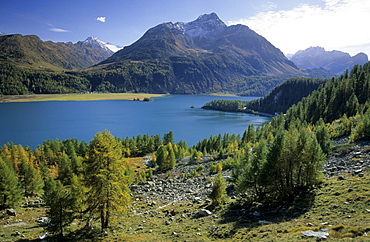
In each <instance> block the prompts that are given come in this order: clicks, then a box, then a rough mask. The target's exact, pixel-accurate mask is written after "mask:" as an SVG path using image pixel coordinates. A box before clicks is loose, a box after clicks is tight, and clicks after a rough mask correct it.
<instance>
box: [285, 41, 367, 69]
mask: <svg viewBox="0 0 370 242" xmlns="http://www.w3.org/2000/svg"><path fill="white" fill-rule="evenodd" d="M290 60H291V61H293V62H294V63H295V64H296V65H297V66H299V67H301V68H304V69H314V68H324V69H325V70H327V71H330V72H332V73H334V74H336V75H341V74H342V73H343V72H344V71H345V70H347V69H348V70H350V69H352V68H353V66H354V65H363V64H365V63H367V62H368V61H369V59H368V56H367V55H366V54H364V53H358V54H357V55H355V56H352V57H351V56H350V55H349V54H348V53H345V52H342V51H338V50H333V51H325V49H324V48H322V47H310V48H308V49H306V50H300V51H298V52H297V53H295V54H294V55H293V56H292V57H291V58H290Z"/></svg>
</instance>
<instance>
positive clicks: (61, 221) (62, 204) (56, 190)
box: [45, 178, 74, 238]
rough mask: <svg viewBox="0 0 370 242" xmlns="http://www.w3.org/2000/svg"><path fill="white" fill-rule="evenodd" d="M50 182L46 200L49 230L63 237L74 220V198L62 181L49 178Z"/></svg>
mask: <svg viewBox="0 0 370 242" xmlns="http://www.w3.org/2000/svg"><path fill="white" fill-rule="evenodd" d="M48 183H49V184H48V189H47V191H46V197H47V199H46V200H45V201H46V206H48V210H47V215H48V218H49V219H50V222H49V224H48V227H47V230H48V231H50V232H52V233H55V234H57V235H58V236H59V237H60V238H63V236H64V231H65V228H66V227H67V226H69V225H70V224H71V223H72V222H73V220H74V211H73V210H72V209H73V207H74V206H73V199H72V197H71V194H70V190H69V189H68V188H67V187H65V186H63V184H62V183H61V182H60V181H54V180H53V179H52V178H49V180H48Z"/></svg>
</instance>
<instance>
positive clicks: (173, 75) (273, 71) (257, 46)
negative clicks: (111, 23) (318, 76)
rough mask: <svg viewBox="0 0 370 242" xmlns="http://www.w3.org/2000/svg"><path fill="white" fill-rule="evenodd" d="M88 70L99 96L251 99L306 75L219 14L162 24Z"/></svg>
mask: <svg viewBox="0 0 370 242" xmlns="http://www.w3.org/2000/svg"><path fill="white" fill-rule="evenodd" d="M85 71H86V72H85V74H82V75H86V76H87V77H88V78H89V79H90V80H91V81H92V83H93V89H94V88H97V89H98V90H99V91H134V92H151V93H164V92H165V93H209V92H233V93H239V94H248V95H261V94H265V93H266V92H267V91H268V90H271V89H272V88H273V87H274V86H276V85H277V84H280V83H281V82H282V81H283V80H286V79H287V77H293V76H306V75H308V74H307V73H306V72H305V71H304V70H302V69H300V68H298V67H297V66H296V65H295V64H294V63H293V62H291V61H289V60H288V59H287V58H286V57H285V56H284V54H283V53H282V52H281V51H280V50H279V49H277V48H276V47H274V46H273V45H272V44H271V43H270V42H268V41H267V40H266V39H265V38H264V37H262V36H260V35H258V34H257V33H256V32H254V31H253V30H251V29H250V28H248V27H247V26H244V25H232V26H227V25H226V24H225V23H224V22H222V21H221V20H220V19H219V18H218V16H217V15H216V14H215V13H211V14H204V15H201V16H200V17H198V18H197V19H196V20H194V21H192V22H189V23H183V22H177V23H172V22H167V23H163V24H159V25H157V26H155V27H153V28H151V29H149V30H148V31H147V32H146V33H145V34H144V35H143V36H142V37H141V38H140V39H139V40H137V41H136V42H135V43H133V44H132V45H130V46H127V47H124V48H123V49H122V50H120V51H118V52H116V53H115V54H113V55H112V56H111V57H109V58H108V59H106V60H104V61H102V62H101V63H99V64H98V65H96V66H94V67H93V68H89V69H88V70H85ZM101 71H105V73H106V75H104V76H102V74H101ZM94 73H95V74H94ZM103 86H104V88H103ZM252 89H253V91H251V90H252Z"/></svg>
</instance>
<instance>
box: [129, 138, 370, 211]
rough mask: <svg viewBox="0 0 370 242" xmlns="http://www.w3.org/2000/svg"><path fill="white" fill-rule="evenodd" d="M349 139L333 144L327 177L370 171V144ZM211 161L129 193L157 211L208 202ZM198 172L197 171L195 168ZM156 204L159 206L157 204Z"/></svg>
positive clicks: (159, 176)
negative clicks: (197, 173)
mask: <svg viewBox="0 0 370 242" xmlns="http://www.w3.org/2000/svg"><path fill="white" fill-rule="evenodd" d="M347 143H348V137H342V138H339V139H336V140H335V141H333V145H334V146H335V147H336V148H335V149H334V152H333V154H332V155H330V156H329V157H328V158H327V160H326V163H325V165H324V167H323V172H324V174H325V176H326V177H332V176H339V175H343V174H353V175H359V176H362V175H363V170H364V169H366V168H368V167H370V143H369V141H360V142H356V143H353V144H347ZM211 160H212V159H211V157H209V156H207V157H204V159H203V162H202V164H201V165H202V166H203V169H202V170H199V174H200V176H196V177H187V178H183V177H182V176H183V174H190V173H191V171H193V170H197V168H198V167H199V165H200V164H197V163H194V162H193V163H192V162H191V161H190V160H184V161H183V162H181V163H182V164H181V165H177V167H176V168H175V170H174V172H173V173H172V176H170V177H168V174H157V175H154V176H153V177H152V178H151V179H149V180H148V181H146V182H141V183H139V184H137V185H132V186H131V191H132V192H133V194H134V195H135V196H136V200H137V201H141V202H146V203H149V204H150V203H153V206H154V205H159V207H160V208H162V207H165V206H166V205H167V204H169V203H177V202H181V201H189V202H195V203H196V202H200V201H205V200H207V199H208V195H209V194H210V193H211V190H212V181H213V179H214V176H215V175H210V173H209V170H210V169H209V167H210V165H211V163H212V162H211ZM198 169H199V168H198ZM223 176H224V177H225V178H226V180H228V178H230V176H231V171H230V170H226V171H223ZM233 191H234V190H233V186H232V185H231V184H229V185H228V194H229V195H231V196H233V195H236V194H233ZM158 202H159V204H157V203H158Z"/></svg>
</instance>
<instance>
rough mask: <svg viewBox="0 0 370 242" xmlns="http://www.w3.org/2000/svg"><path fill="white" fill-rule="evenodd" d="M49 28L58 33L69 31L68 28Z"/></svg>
mask: <svg viewBox="0 0 370 242" xmlns="http://www.w3.org/2000/svg"><path fill="white" fill-rule="evenodd" d="M49 30H50V31H53V32H59V33H67V32H69V30H65V29H60V28H51V29H49Z"/></svg>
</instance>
